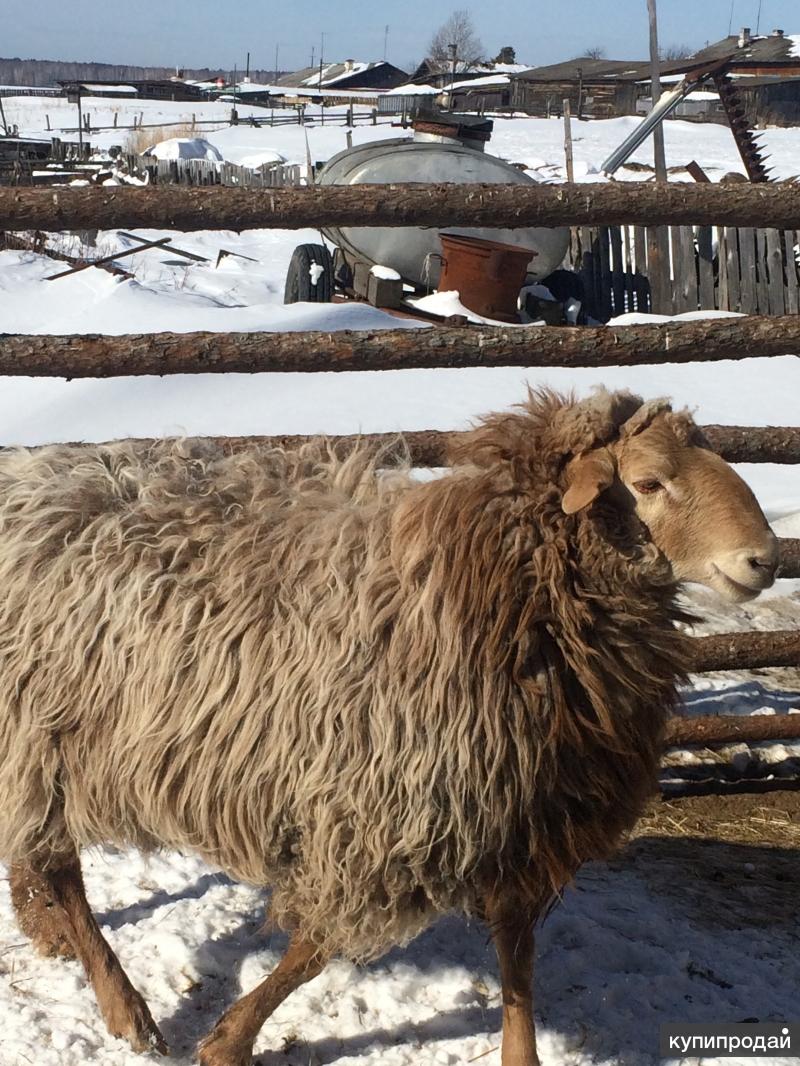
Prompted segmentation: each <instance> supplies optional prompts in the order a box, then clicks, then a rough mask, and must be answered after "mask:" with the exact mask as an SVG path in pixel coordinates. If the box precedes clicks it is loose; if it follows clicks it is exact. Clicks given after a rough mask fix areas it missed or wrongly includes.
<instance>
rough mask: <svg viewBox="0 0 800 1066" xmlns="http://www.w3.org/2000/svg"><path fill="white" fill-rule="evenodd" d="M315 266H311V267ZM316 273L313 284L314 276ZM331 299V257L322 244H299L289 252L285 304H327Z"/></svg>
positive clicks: (284, 295)
mask: <svg viewBox="0 0 800 1066" xmlns="http://www.w3.org/2000/svg"><path fill="white" fill-rule="evenodd" d="M314 267H317V268H318V269H316V270H314V269H313V268H314ZM313 274H316V276H317V277H316V284H315V283H314V280H313V276H312V275H313ZM332 299H333V260H332V259H331V253H330V252H329V251H328V249H327V248H326V247H325V245H324V244H299V245H298V246H297V248H295V250H294V252H293V253H292V258H291V261H290V263H289V270H288V271H287V274H286V288H285V289H284V292H283V302H284V303H285V304H296V303H312V304H326V303H330V302H331V300H332Z"/></svg>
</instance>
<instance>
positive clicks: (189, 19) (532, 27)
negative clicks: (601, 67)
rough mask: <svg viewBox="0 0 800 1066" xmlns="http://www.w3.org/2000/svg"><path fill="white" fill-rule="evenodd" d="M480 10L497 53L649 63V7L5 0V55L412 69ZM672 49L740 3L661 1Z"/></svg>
mask: <svg viewBox="0 0 800 1066" xmlns="http://www.w3.org/2000/svg"><path fill="white" fill-rule="evenodd" d="M760 6H761V32H762V33H763V32H767V33H768V32H769V31H770V30H772V29H774V28H775V27H781V28H782V29H784V30H785V31H786V32H787V33H800V3H798V0H761V5H760ZM460 7H464V8H468V9H469V10H471V12H472V16H473V21H474V23H475V26H476V29H477V31H478V34H479V36H480V38H481V40H482V41H483V44H484V46H485V48H486V51H487V53H488V54H490V55H494V54H495V53H496V52H497V51H498V50H499V49H500V47H501V46H502V45H506V44H511V45H513V46H514V47H515V48H516V49H517V57H518V59H519V60H520V61H521V62H525V63H530V64H531V65H538V64H542V63H551V62H558V61H559V60H561V59H569V58H570V57H572V56H574V55H577V54H579V53H580V52H581V51H582V50H583V49H585V48H587V47H590V46H600V47H602V48H604V49H605V50H606V55H607V56H608V57H609V58H619V59H645V58H646V57H647V5H646V0H547V2H543V0H489V2H486V0H484V2H482V3H478V2H477V0H475V2H474V3H470V2H469V0H383V3H378V2H376V0H289V2H288V3H276V2H269V0H228V2H227V3H226V2H225V0H137V2H136V3H119V2H116V0H2V2H0V53H1V54H2V55H3V56H4V57H11V56H20V57H21V58H26V59H31V58H33V59H71V60H97V61H105V62H110V63H131V64H143V65H158V66H172V65H179V66H186V67H199V66H209V67H217V66H219V67H222V68H223V69H224V68H232V67H233V65H234V64H237V65H238V66H239V67H240V68H241V66H242V65H243V63H244V60H245V55H246V53H247V51H248V50H249V51H250V52H251V64H252V66H253V67H254V68H259V67H260V68H264V69H270V68H271V67H272V65H273V64H274V61H275V45H276V44H278V45H279V46H280V66H281V68H282V69H285V70H291V69H296V68H298V67H301V66H304V65H307V64H308V62H309V60H310V57H311V47H312V45H314V47H315V48H316V50H317V51H316V58H317V59H319V42H320V34H321V33H322V32H324V33H325V57H326V58H327V59H347V58H352V59H363V60H368V59H379V58H382V56H383V45H384V29H385V26H386V24H387V23H388V25H389V39H388V42H389V48H388V58H389V59H390V60H391V61H392V62H393V63H396V64H397V65H398V66H400V67H403V68H404V69H405V68H406V67H407V64H408V63H409V62H410V61H411V60H419V59H421V58H422V57H423V56H424V54H425V51H426V46H427V44H428V41H429V40H430V37H431V35H432V33H433V32H434V31H435V30H436V28H437V27H438V26H439V25H440V24H441V23H442V22H443V21H444V20H445V19H446V18H447V16H448V15H449V14H450V13H451V12H452V11H453V9H454V8H460ZM658 7H659V26H660V41H661V43H662V45H670V44H688V45H691V46H692V47H693V48H700V47H702V46H703V45H705V44H706V42H707V41H715V40H718V39H719V38H720V37H723V36H724V35H725V34H726V33H727V32H728V25H729V20H730V16H731V0H659V4H658ZM758 10H759V0H733V28H734V30H736V29H738V28H739V27H740V26H746V25H749V26H750V27H751V28H752V29H753V30H755V28H756V21H757V18H758Z"/></svg>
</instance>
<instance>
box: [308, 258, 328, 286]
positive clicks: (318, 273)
mask: <svg viewBox="0 0 800 1066" xmlns="http://www.w3.org/2000/svg"><path fill="white" fill-rule="evenodd" d="M308 273H309V277H310V278H311V284H312V285H314V286H316V284H317V282H318V281H319V279H320V278H321V277H322V275H323V274H324V273H325V267H322V266H320V265H319V263H312V264H311V266H310V267H309V268H308Z"/></svg>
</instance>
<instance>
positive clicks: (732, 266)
mask: <svg viewBox="0 0 800 1066" xmlns="http://www.w3.org/2000/svg"><path fill="white" fill-rule="evenodd" d="M725 236H726V242H727V249H728V257H727V273H728V287H729V289H730V294H731V297H730V298H731V305H730V308H729V310H731V311H741V310H742V276H741V265H740V262H739V230H738V229H734V228H733V227H730V226H729V227H728V228H727V229H726V230H725Z"/></svg>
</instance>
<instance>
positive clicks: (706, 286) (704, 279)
mask: <svg viewBox="0 0 800 1066" xmlns="http://www.w3.org/2000/svg"><path fill="white" fill-rule="evenodd" d="M713 234H714V231H713V229H712V228H711V226H701V227H700V228H699V229H698V231H697V266H698V274H699V282H700V308H701V310H704V311H708V310H711V309H712V308H715V307H716V306H717V303H716V300H715V297H714V240H713ZM719 306H720V307H721V306H722V305H721V304H720V305H719Z"/></svg>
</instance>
